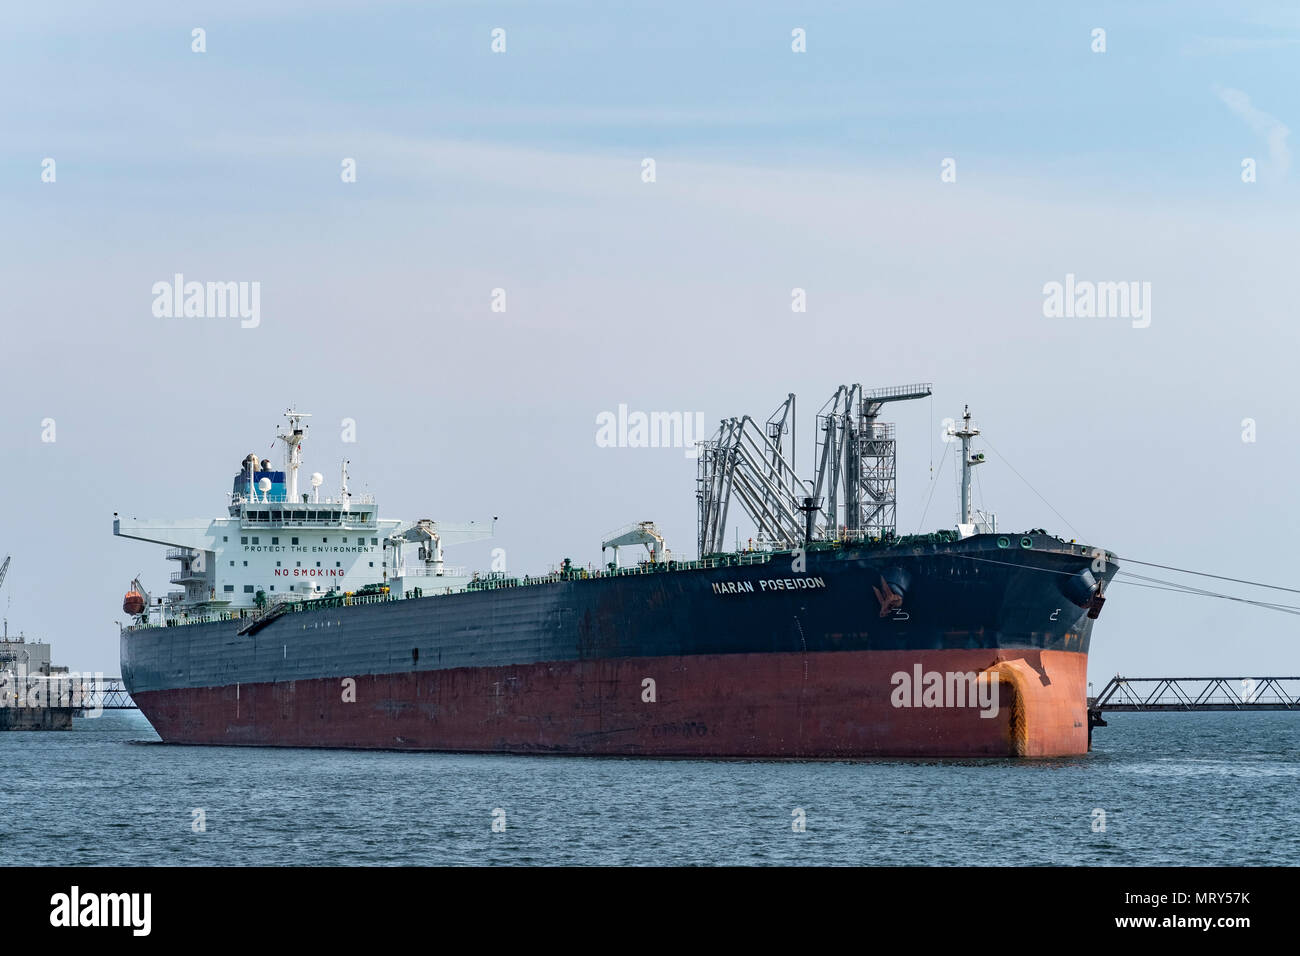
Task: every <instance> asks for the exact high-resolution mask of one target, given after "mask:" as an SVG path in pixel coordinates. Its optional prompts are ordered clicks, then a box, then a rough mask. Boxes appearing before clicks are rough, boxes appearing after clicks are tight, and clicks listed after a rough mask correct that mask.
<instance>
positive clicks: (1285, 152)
mask: <svg viewBox="0 0 1300 956" xmlns="http://www.w3.org/2000/svg"><path fill="white" fill-rule="evenodd" d="M1215 92H1217V93H1218V95H1219V99H1221V100H1222V101H1223V102H1224V104H1225V105H1226V106H1227V107H1228V109H1230V110H1232V111H1233V112H1234V113H1236V114H1237V115H1238V116H1240V117H1241V118H1242V119H1243V120H1245V121H1246V125H1247V126H1249V127H1250V128H1251V129H1253V130H1254V131H1255V132H1256V133H1258V134H1259V135H1261V136H1263V137H1264V139H1265V141H1266V142H1267V143H1268V155H1269V159H1270V160H1271V161H1272V163H1273V166H1274V168H1275V169H1276V170H1277V173H1278V177H1279V178H1281V177H1283V176H1285V175H1286V173H1287V170H1288V169H1290V168H1291V149H1290V147H1289V146H1287V141H1286V140H1287V137H1288V136H1290V135H1291V130H1290V129H1288V128H1287V127H1286V125H1285V124H1284V123H1283V122H1282V121H1281V120H1279V119H1278V118H1277V117H1275V116H1270V115H1269V114H1268V113H1265V112H1264V111H1263V110H1261V109H1258V108H1257V107H1255V106H1253V105H1252V104H1251V102H1250V97H1249V96H1247V95H1246V94H1245V93H1243V92H1241V90H1234V89H1229V88H1226V87H1219V88H1217V89H1216V91H1215Z"/></svg>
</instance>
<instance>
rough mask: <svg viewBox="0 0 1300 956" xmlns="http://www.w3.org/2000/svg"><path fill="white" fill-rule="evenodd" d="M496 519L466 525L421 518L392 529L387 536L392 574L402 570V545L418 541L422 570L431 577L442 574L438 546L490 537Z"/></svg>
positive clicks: (403, 568)
mask: <svg viewBox="0 0 1300 956" xmlns="http://www.w3.org/2000/svg"><path fill="white" fill-rule="evenodd" d="M496 520H497V519H496V518H493V519H492V524H491V525H484V524H480V523H478V522H474V521H471V522H469V523H467V524H448V523H445V522H438V521H434V520H433V519H431V518H421V519H420V520H419V521H417V522H415V524H413V525H411V526H410V527H408V528H404V529H402V530H401V531H394V532H393V533H392V534H390V535H389V536H388V538H387V543H388V544H389V545H391V546H392V549H393V573H392V575H391V576H392V577H401V576H402V575H403V574H404V573H407V572H406V571H405V567H404V566H405V560H404V558H403V555H402V546H403V545H405V544H418V545H419V546H420V551H419V556H420V558H419V559H420V560H421V561H423V562H424V573H425V574H426V575H429V576H431V577H441V576H442V574H443V562H442V546H443V545H444V544H464V543H465V542H467V541H482V540H484V539H485V538H490V537H492V535H493V533H494V532H495V530H496Z"/></svg>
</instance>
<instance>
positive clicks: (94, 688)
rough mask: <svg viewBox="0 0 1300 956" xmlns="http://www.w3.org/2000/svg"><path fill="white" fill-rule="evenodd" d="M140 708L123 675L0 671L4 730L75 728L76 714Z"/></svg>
mask: <svg viewBox="0 0 1300 956" xmlns="http://www.w3.org/2000/svg"><path fill="white" fill-rule="evenodd" d="M136 709H137V708H136V705H135V702H134V701H132V700H131V696H130V694H128V693H127V692H126V687H125V685H124V684H123V683H122V678H120V677H104V676H102V675H100V674H73V673H68V672H62V673H55V674H23V673H21V672H17V673H15V672H11V671H4V672H0V730H71V729H72V718H73V717H98V716H99V715H100V714H101V713H103V712H104V711H106V710H136Z"/></svg>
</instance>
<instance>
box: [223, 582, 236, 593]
mask: <svg viewBox="0 0 1300 956" xmlns="http://www.w3.org/2000/svg"><path fill="white" fill-rule="evenodd" d="M222 590H223V591H225V592H226V593H227V594H230V593H231V592H232V591H234V590H235V586H234V585H233V584H227V585H226V586H225V587H224V588H222Z"/></svg>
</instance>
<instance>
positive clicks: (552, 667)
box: [136, 649, 1088, 759]
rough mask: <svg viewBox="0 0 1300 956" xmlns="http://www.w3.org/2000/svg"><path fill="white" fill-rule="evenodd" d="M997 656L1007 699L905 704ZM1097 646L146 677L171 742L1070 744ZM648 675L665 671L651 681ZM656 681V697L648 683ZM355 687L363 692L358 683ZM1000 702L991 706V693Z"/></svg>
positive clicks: (836, 752)
mask: <svg viewBox="0 0 1300 956" xmlns="http://www.w3.org/2000/svg"><path fill="white" fill-rule="evenodd" d="M918 664H919V665H921V668H922V670H923V671H925V672H929V671H939V672H971V671H974V672H977V673H978V672H985V671H988V672H989V673H991V674H992V675H994V682H995V684H996V686H997V709H996V714H995V715H994V716H991V717H984V716H981V709H980V708H979V707H973V706H951V705H950V706H931V707H925V706H919V707H918V706H898V704H899V702H900V698H904V699H906V700H907V701H908V702H910V703H915V702H919V700H920V699H919V697H917V698H912V697H911V696H910V694H909V695H905V694H904V693H903V692H902V691H899V690H897V689H896V681H895V679H894V675H897V674H900V673H902V674H907V675H909V676H911V675H913V674H914V673H915V670H914V668H915V667H916V665H918ZM1086 672H1087V655H1086V654H1081V653H1074V652H1065V651H1021V650H1009V649H1002V650H942V651H922V652H913V651H846V652H838V653H821V654H809V655H804V654H798V653H794V654H732V655H721V656H690V657H672V658H638V659H623V660H593V661H564V662H555V663H546V664H529V665H522V666H515V667H491V668H462V669H455V670H433V671H417V672H408V673H402V674H390V675H358V676H356V677H355V679H354V680H355V687H354V689H353V688H351V685H350V684H349V683H348V681H349V679H348V678H345V677H343V676H340V677H331V678H321V679H315V680H306V681H294V682H285V683H263V684H242V685H231V686H227V687H208V688H195V689H177V690H165V691H145V692H140V693H139V694H137V695H136V702H137V703H138V704H139V706H140V709H141V710H142V711H143V713H144V714H145V716H147V717H148V718H149V721H150V722H151V723H152V724H153V726H154V728H155V729H156V730H157V731H158V733H159V734H160V735H161V737H162V738H163V740H165V741H167V742H168V743H178V744H226V745H241V746H281V747H343V748H365V749H410V750H442V751H469V752H488V753H551V754H590V755H622V756H657V757H751V758H805V759H807V758H848V757H877V756H892V757H1006V756H1028V757H1047V756H1068V755H1074V754H1082V753H1086V752H1087V750H1088V718H1087V699H1086V694H1087V690H1086V681H1087V676H1086ZM647 679H649V680H652V681H653V682H654V683H653V688H652V689H653V694H651V685H649V684H647V683H646V681H647ZM651 696H653V698H654V699H653V700H649V698H650V697H651ZM350 697H351V698H354V699H349V698H350ZM984 710H985V711H989V710H991V708H987V707H985V708H984Z"/></svg>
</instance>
